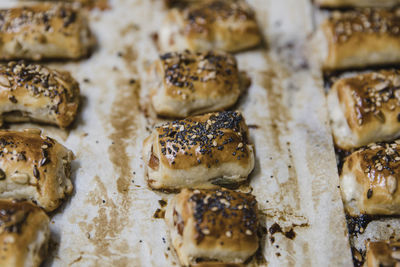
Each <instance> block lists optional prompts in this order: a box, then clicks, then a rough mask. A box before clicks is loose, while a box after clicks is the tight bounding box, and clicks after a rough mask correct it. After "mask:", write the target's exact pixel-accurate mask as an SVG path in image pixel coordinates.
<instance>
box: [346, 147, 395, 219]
mask: <svg viewBox="0 0 400 267" xmlns="http://www.w3.org/2000/svg"><path fill="white" fill-rule="evenodd" d="M399 181H400V141H399V140H398V141H396V142H391V143H373V144H370V145H368V146H367V147H363V148H361V149H359V150H357V151H355V152H353V153H352V154H351V155H350V156H348V157H347V158H346V160H345V161H344V164H343V169H342V174H341V175H340V189H341V191H342V197H343V202H344V206H345V210H346V212H347V213H348V214H350V215H352V216H359V215H360V214H368V215H399V214H400V190H399V189H398V183H399Z"/></svg>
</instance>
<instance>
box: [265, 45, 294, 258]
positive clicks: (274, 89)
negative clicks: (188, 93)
mask: <svg viewBox="0 0 400 267" xmlns="http://www.w3.org/2000/svg"><path fill="white" fill-rule="evenodd" d="M264 58H265V60H266V61H267V62H268V64H269V66H274V67H273V68H270V69H268V70H265V71H263V72H260V73H259V75H258V76H257V80H258V81H257V82H258V83H259V84H260V85H261V86H262V87H263V88H264V89H265V90H267V101H268V107H269V110H268V113H269V118H270V125H269V126H268V128H269V130H270V137H271V140H270V142H271V143H270V144H269V145H271V148H273V149H274V150H275V151H277V152H278V153H279V154H280V155H288V157H287V158H284V159H283V160H285V161H286V163H287V168H288V176H289V177H288V179H287V181H286V182H284V183H281V182H279V180H278V177H277V175H278V170H275V171H274V178H275V179H276V181H277V183H278V185H279V187H280V190H279V198H280V201H281V205H282V207H283V208H284V210H282V212H283V213H288V212H289V213H293V214H297V213H298V212H299V211H300V209H301V207H300V203H301V200H300V194H299V184H298V177H297V172H296V168H295V165H294V162H293V160H292V152H291V150H290V143H289V142H287V143H284V141H283V140H282V139H281V138H284V137H285V136H288V134H289V131H290V129H289V127H288V122H289V121H290V120H291V116H290V113H289V107H287V106H286V105H285V96H284V94H285V88H284V87H283V86H282V80H283V79H285V78H288V77H287V73H286V70H285V69H284V68H283V66H280V65H279V64H276V62H273V60H272V59H271V58H270V57H269V55H268V54H267V53H265V54H264ZM288 194H290V199H292V200H291V201H290V202H288V199H287V197H288ZM284 219H285V221H286V220H290V218H284ZM272 220H273V221H276V220H278V221H279V218H276V217H275V216H274V218H273V219H272ZM285 250H286V254H287V255H294V248H293V243H292V242H291V240H286V241H285ZM286 259H287V261H288V264H289V265H295V261H294V260H293V258H292V257H290V256H288V257H286Z"/></svg>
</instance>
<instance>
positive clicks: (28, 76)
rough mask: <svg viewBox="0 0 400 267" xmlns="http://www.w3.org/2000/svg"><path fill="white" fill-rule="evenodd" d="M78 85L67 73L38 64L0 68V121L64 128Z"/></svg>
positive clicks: (71, 113)
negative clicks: (26, 122)
mask: <svg viewBox="0 0 400 267" xmlns="http://www.w3.org/2000/svg"><path fill="white" fill-rule="evenodd" d="M79 98H80V95H79V84H78V83H77V82H76V81H75V80H74V79H73V78H72V77H71V75H70V74H69V73H68V72H64V71H57V70H52V69H49V68H47V67H44V66H41V65H38V64H28V63H24V62H18V63H17V62H9V63H8V64H6V65H0V119H1V120H2V121H7V122H19V121H29V120H32V121H37V122H43V123H49V124H55V125H57V126H59V127H62V128H65V127H67V126H69V125H70V124H71V123H72V122H73V121H74V119H75V117H76V113H77V110H78V105H79Z"/></svg>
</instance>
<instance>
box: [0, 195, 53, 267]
mask: <svg viewBox="0 0 400 267" xmlns="http://www.w3.org/2000/svg"><path fill="white" fill-rule="evenodd" d="M49 222H50V219H49V217H48V216H47V215H46V213H45V212H44V211H43V210H41V209H40V208H38V207H36V206H35V205H34V204H32V203H29V202H16V201H13V200H0V265H1V266H8V267H39V266H40V263H41V262H42V261H43V259H44V257H45V256H46V254H47V247H48V241H49V238H50V228H49Z"/></svg>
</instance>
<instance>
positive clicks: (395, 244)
mask: <svg viewBox="0 0 400 267" xmlns="http://www.w3.org/2000/svg"><path fill="white" fill-rule="evenodd" d="M399 265H400V242H399V241H396V240H387V241H378V242H368V243H367V254H366V261H365V264H364V266H365V267H383V266H385V267H386V266H393V267H397V266H399Z"/></svg>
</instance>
